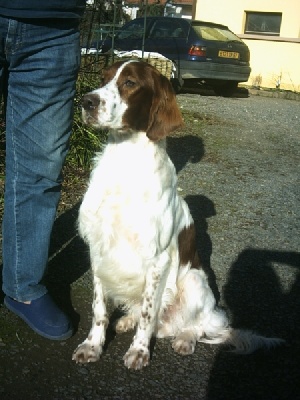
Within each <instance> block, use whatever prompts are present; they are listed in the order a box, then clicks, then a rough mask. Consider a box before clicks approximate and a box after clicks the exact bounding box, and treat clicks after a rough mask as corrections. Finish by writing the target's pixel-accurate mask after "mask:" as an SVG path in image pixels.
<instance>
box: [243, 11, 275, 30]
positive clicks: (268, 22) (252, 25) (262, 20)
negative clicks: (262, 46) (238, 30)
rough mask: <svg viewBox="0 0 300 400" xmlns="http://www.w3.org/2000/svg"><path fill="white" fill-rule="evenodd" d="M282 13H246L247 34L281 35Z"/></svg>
mask: <svg viewBox="0 0 300 400" xmlns="http://www.w3.org/2000/svg"><path fill="white" fill-rule="evenodd" d="M281 19H282V13H265V12H252V11H251V12H246V26H245V33H250V34H258V35H274V36H279V35H280V25H281Z"/></svg>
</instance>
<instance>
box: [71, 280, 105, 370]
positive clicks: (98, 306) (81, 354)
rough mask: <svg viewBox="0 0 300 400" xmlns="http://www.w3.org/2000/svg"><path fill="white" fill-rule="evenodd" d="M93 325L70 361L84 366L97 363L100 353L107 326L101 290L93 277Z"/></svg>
mask: <svg viewBox="0 0 300 400" xmlns="http://www.w3.org/2000/svg"><path fill="white" fill-rule="evenodd" d="M93 314H94V315H93V323H92V328H91V330H90V333H89V335H88V337H87V338H86V339H85V341H84V342H82V343H81V344H80V345H79V346H78V347H77V349H76V350H75V351H74V353H73V357H72V360H74V361H76V362H77V363H81V364H85V363H89V362H94V361H97V360H98V359H99V357H100V355H101V353H102V348H103V345H104V342H105V333H106V328H107V325H108V317H107V313H106V305H105V299H104V295H103V288H102V284H101V281H100V279H99V278H98V277H96V276H94V300H93Z"/></svg>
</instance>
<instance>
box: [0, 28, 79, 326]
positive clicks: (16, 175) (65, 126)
mask: <svg viewBox="0 0 300 400" xmlns="http://www.w3.org/2000/svg"><path fill="white" fill-rule="evenodd" d="M79 49H80V47H79V33H78V31H77V29H76V28H73V27H71V26H70V23H65V22H60V23H59V24H58V23H57V25H56V24H51V26H50V25H49V26H47V25H44V26H42V25H41V26H38V25H33V24H27V23H26V24H25V23H22V22H16V21H12V20H11V21H10V25H9V28H8V35H7V38H6V54H7V61H8V65H9V77H8V100H7V113H6V149H7V150H6V180H5V197H4V207H5V208H4V216H3V225H2V227H3V291H4V293H5V294H6V295H7V296H9V297H10V298H13V299H15V300H18V301H19V302H28V301H29V302H30V301H32V303H33V304H36V303H34V301H35V300H37V299H40V298H42V296H43V295H45V294H46V292H47V291H46V288H45V287H44V286H43V285H42V284H41V283H40V281H41V279H42V278H43V275H44V272H45V269H46V266H47V260H48V250H49V242H50V235H51V230H52V226H53V223H54V219H55V214H56V208H57V204H58V201H59V197H60V188H61V182H62V177H61V169H62V166H63V163H64V160H65V157H66V153H67V149H68V141H69V136H70V133H71V126H72V113H73V99H74V95H75V82H76V77H77V72H78V67H79V63H80V52H79ZM8 306H9V304H8ZM11 308H12V307H11ZM24 319H26V318H24ZM27 322H28V321H27ZM39 333H40V332H39Z"/></svg>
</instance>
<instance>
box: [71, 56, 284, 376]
mask: <svg viewBox="0 0 300 400" xmlns="http://www.w3.org/2000/svg"><path fill="white" fill-rule="evenodd" d="M82 104H83V120H84V122H85V123H87V124H89V125H92V126H94V127H99V128H107V129H109V135H108V143H107V145H106V146H105V149H104V151H103V152H102V154H100V155H97V156H96V158H95V166H94V169H93V171H92V174H91V178H90V182H89V186H88V189H87V192H86V193H85V196H84V198H83V202H82V204H81V207H80V210H79V218H78V229H79V233H80V235H81V237H82V238H83V239H84V241H85V242H86V243H87V244H88V246H89V251H90V259H91V268H92V272H93V280H94V282H93V283H94V299H93V305H92V307H93V322H92V328H91V330H90V332H89V334H88V337H87V338H86V339H85V340H84V342H83V343H82V344H80V345H79V346H78V347H77V349H76V350H75V351H74V353H73V360H75V361H76V362H78V363H88V362H93V361H97V360H98V359H99V357H100V355H101V353H102V351H103V345H104V342H105V332H106V328H107V326H108V322H109V317H108V314H107V308H106V301H107V299H111V300H112V301H113V302H114V304H115V305H116V306H122V307H123V310H124V312H125V315H124V316H122V317H121V318H120V319H119V320H118V321H117V323H116V326H115V329H116V332H117V333H119V332H126V331H128V330H133V329H135V328H136V332H135V336H134V338H133V341H132V344H131V346H130V348H129V349H128V351H127V353H126V354H125V356H124V363H125V366H126V367H128V368H130V369H135V370H139V369H142V368H143V367H144V366H146V365H147V364H148V363H149V359H150V352H149V345H150V340H151V338H152V336H156V337H157V338H165V337H172V338H173V341H172V347H173V349H174V350H175V351H176V352H177V353H179V354H182V355H188V354H192V353H193V352H194V350H195V346H196V342H204V343H212V344H213V343H228V344H230V345H231V346H233V348H234V349H235V351H237V352H241V353H250V352H252V351H254V350H256V349H257V348H259V347H266V348H270V347H272V346H275V345H278V344H280V343H282V340H281V339H276V338H265V337H263V336H260V335H257V334H254V333H252V332H249V331H244V330H235V329H233V328H231V327H230V324H229V321H228V317H227V315H226V313H225V312H224V311H223V310H222V309H220V308H218V307H217V306H216V301H215V298H214V295H213V293H212V290H211V289H210V286H209V284H208V280H207V277H206V274H205V272H204V270H203V268H202V267H201V263H200V261H199V257H198V254H197V250H196V240H195V226H194V222H193V219H192V216H191V214H190V211H189V208H188V206H187V203H186V202H185V200H184V199H183V198H181V197H180V196H179V195H178V191H177V186H176V185H177V177H176V171H175V167H174V165H173V163H172V162H171V160H170V158H169V157H168V155H167V152H166V139H165V138H166V136H167V135H168V134H170V133H171V132H173V131H174V130H175V129H177V128H179V127H181V126H182V125H183V120H182V116H181V113H180V111H179V108H178V106H177V103H176V97H175V94H174V92H173V90H172V86H171V84H170V82H169V80H168V79H167V78H166V77H165V76H163V75H162V74H160V72H159V71H158V70H157V69H155V68H154V67H152V66H151V65H149V64H148V63H146V62H143V61H135V60H130V61H118V62H116V63H115V64H113V65H112V66H111V67H110V68H108V69H107V70H106V72H105V73H104V78H103V82H102V86H101V87H100V89H97V90H94V91H93V92H91V93H88V94H86V95H85V96H84V97H83V103H82Z"/></svg>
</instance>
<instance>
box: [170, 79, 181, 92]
mask: <svg viewBox="0 0 300 400" xmlns="http://www.w3.org/2000/svg"><path fill="white" fill-rule="evenodd" d="M171 85H172V87H173V89H174V92H175V93H176V94H178V93H180V91H181V89H182V87H183V80H181V79H179V78H171Z"/></svg>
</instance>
